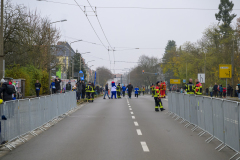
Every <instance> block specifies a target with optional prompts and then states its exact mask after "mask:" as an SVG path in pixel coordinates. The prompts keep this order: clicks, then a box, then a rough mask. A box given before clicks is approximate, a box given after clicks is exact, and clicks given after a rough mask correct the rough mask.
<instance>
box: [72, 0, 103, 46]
mask: <svg viewBox="0 0 240 160" xmlns="http://www.w3.org/2000/svg"><path fill="white" fill-rule="evenodd" d="M74 1H75V2H76V4H77V5H78V3H77V1H76V0H74ZM78 7H79V8H80V9H81V10H82V12H83V13H84V11H83V9H82V8H81V6H80V5H78ZM86 17H87V16H86ZM87 20H88V22H89V23H90V25H91V27H92V29H93V31H94V32H95V34H96V36H97V37H98V39H99V41H100V42H101V43H102V45H103V46H104V48H106V49H107V47H106V46H105V45H104V44H103V42H102V40H101V39H100V37H99V36H98V34H97V32H96V30H95V29H94V27H93V25H92V23H91V21H90V20H89V18H88V17H87Z"/></svg>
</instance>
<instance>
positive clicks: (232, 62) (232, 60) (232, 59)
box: [231, 38, 234, 87]
mask: <svg viewBox="0 0 240 160" xmlns="http://www.w3.org/2000/svg"><path fill="white" fill-rule="evenodd" d="M231 64H232V87H233V86H234V38H233V47H232V56H231Z"/></svg>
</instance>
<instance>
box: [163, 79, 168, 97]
mask: <svg viewBox="0 0 240 160" xmlns="http://www.w3.org/2000/svg"><path fill="white" fill-rule="evenodd" d="M166 90H167V85H166V82H165V81H164V82H163V98H166Z"/></svg>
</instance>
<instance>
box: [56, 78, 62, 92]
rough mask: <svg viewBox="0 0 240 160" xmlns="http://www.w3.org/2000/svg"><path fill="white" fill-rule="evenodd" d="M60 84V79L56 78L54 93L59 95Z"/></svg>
mask: <svg viewBox="0 0 240 160" xmlns="http://www.w3.org/2000/svg"><path fill="white" fill-rule="evenodd" d="M61 82H62V81H61V79H59V78H58V77H56V79H55V87H56V93H60V92H61V86H60V83H61Z"/></svg>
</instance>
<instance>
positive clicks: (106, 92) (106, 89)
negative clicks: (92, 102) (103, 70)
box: [103, 83, 110, 99]
mask: <svg viewBox="0 0 240 160" xmlns="http://www.w3.org/2000/svg"><path fill="white" fill-rule="evenodd" d="M106 95H107V96H108V98H109V99H110V97H109V95H108V83H107V84H106V85H105V94H104V97H103V99H106V98H105V96H106Z"/></svg>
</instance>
